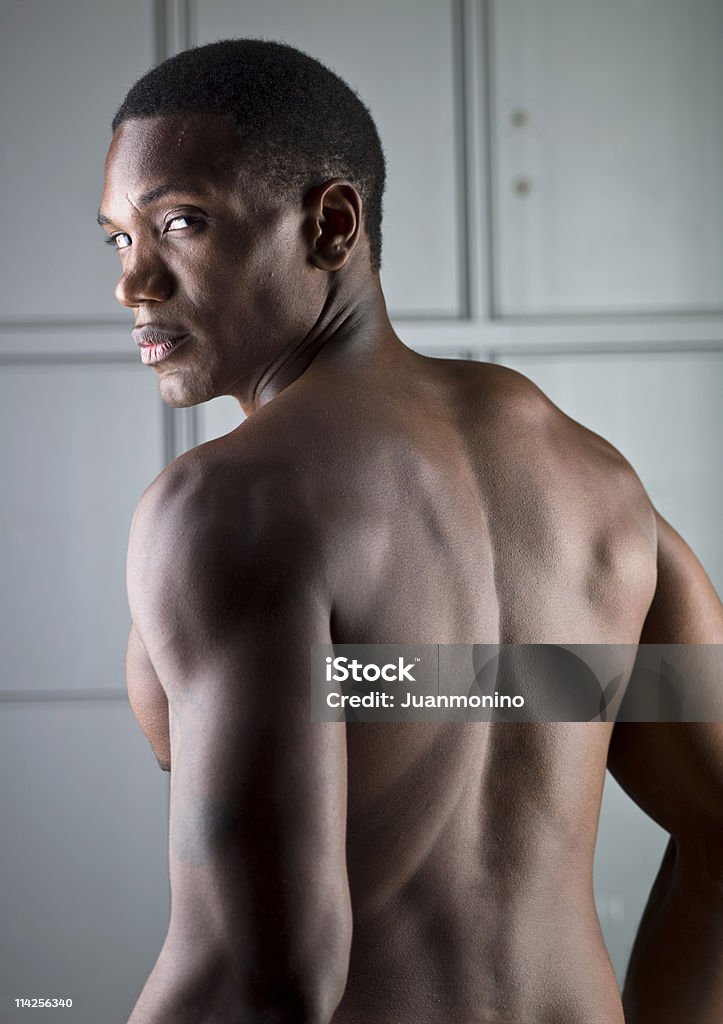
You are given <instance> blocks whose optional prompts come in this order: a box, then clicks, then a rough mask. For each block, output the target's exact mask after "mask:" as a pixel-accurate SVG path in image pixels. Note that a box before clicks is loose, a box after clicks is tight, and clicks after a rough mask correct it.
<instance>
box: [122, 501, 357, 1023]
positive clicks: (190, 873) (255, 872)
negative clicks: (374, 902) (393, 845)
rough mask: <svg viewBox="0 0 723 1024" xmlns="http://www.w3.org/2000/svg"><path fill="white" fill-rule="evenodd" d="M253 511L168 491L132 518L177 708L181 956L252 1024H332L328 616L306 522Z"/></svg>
mask: <svg viewBox="0 0 723 1024" xmlns="http://www.w3.org/2000/svg"><path fill="white" fill-rule="evenodd" d="M164 491H165V493H164ZM244 506H246V510H245V508H244ZM251 507H252V506H251V503H248V504H247V503H246V502H245V501H244V500H239V499H238V496H237V497H236V500H233V501H223V500H220V499H218V496H217V498H216V499H214V500H212V499H211V497H210V495H208V496H207V495H205V494H204V493H203V492H202V491H199V489H198V488H192V489H191V490H190V492H189V493H185V494H184V493H179V492H178V491H173V490H172V489H170V488H163V487H157V488H156V489H155V491H154V492H153V493H151V494H149V493H148V492H147V493H146V495H145V496H144V499H143V506H142V507H139V510H138V512H137V514H136V517H135V519H134V525H133V530H132V535H131V543H130V547H129V562H128V588H129V601H130V604H131V613H132V616H133V620H134V622H135V624H136V628H137V629H138V630H139V632H140V634H141V637H142V640H143V643H144V645H145V647H146V648H147V650H148V654H149V656H150V658H151V661H152V663H153V665H154V668H155V670H156V672H157V674H158V678H159V680H160V682H161V684H162V685H163V688H164V690H165V692H166V695H167V698H168V704H169V725H170V741H171V765H172V773H171V798H170V836H169V862H170V878H171V897H172V910H171V922H170V927H169V936H168V939H167V943H166V947H167V948H168V949H170V950H172V951H173V956H174V957H175V958H176V960H178V962H179V971H180V972H189V971H190V972H191V973H193V972H194V971H195V972H196V973H199V972H200V974H203V973H204V972H206V973H207V974H208V979H207V984H208V987H209V989H210V990H212V991H214V992H216V993H219V992H221V991H226V988H225V986H226V987H228V986H229V985H230V990H229V991H230V992H231V997H232V998H235V999H236V1005H237V1006H238V1000H239V999H241V1000H243V1001H244V1005H246V1006H247V1010H248V1012H249V1013H251V1014H252V1015H253V1014H254V1013H257V1014H259V1015H263V1013H265V1012H271V1013H273V1012H279V1013H282V1014H284V1015H285V1014H286V1013H288V1014H289V1019H291V1018H292V1017H293V1019H297V1015H298V1019H299V1020H302V1019H307V1016H305V1015H307V1014H308V1019H314V1020H316V1019H317V1017H318V1019H328V1016H330V1015H331V1012H333V1009H334V1007H335V1005H336V1002H337V1001H338V999H339V998H340V996H341V993H342V990H343V985H344V980H345V974H346V965H347V958H348V948H349V942H350V933H351V916H350V906H349V894H348V883H347V877H346V862H345V833H346V746H345V731H344V726H343V723H312V722H311V720H310V694H309V659H310V645H311V644H312V643H328V642H330V634H329V619H330V610H329V604H328V600H327V598H326V595H325V594H324V590H323V587H322V586H321V585H320V583H319V580H318V576H319V572H318V567H317V571H316V572H315V571H314V566H313V564H312V563H311V562H310V557H313V553H312V550H311V549H312V548H313V544H310V543H309V542H308V540H309V539H308V538H307V537H305V536H304V535H303V533H304V527H303V525H302V524H300V523H297V524H296V525H294V524H285V527H284V529H283V530H281V532H279V530H280V529H281V528H280V526H279V525H278V523H279V516H278V513H277V512H275V511H274V509H272V508H268V509H266V512H264V509H260V508H259V506H258V503H257V504H256V505H255V506H254V507H253V516H254V517H255V518H252V517H251V516H250V513H248V509H250V508H251ZM266 513H267V514H266ZM166 947H164V948H166ZM214 972H216V973H214ZM219 977H221V978H223V979H224V980H223V983H220V982H219ZM214 978H215V980H214ZM203 984H206V982H204V983H203ZM209 998H210V997H209ZM219 998H221V997H220V996H219ZM327 1004H328V1005H327ZM332 1004H333V1005H332ZM219 1010H220V1011H221V1012H223V1007H222V1006H219ZM214 1019H215V1018H214ZM228 1019H229V1020H230V1019H231V1017H229V1018H228ZM234 1019H235V1018H234ZM253 1019H255V1017H254V1018H253ZM264 1019H265V1018H264ZM270 1019H271V1018H270ZM273 1019H276V1017H273ZM279 1019H282V1018H281V1017H279ZM283 1019H285V1016H284V1018H283Z"/></svg>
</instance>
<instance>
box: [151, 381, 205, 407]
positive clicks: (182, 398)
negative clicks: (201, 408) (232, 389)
mask: <svg viewBox="0 0 723 1024" xmlns="http://www.w3.org/2000/svg"><path fill="white" fill-rule="evenodd" d="M159 393H160V396H161V401H162V402H163V403H164V404H165V405H167V406H169V407H170V408H171V409H188V408H190V407H191V406H192V405H201V403H202V402H208V401H209V400H210V399H212V398H215V397H216V392H214V391H211V393H210V394H206V392H205V391H204V390H203V389H202V388H199V387H195V388H193V387H190V388H189V387H187V386H184V384H183V383H182V382H181V381H179V380H164V379H163V378H161V379H160V380H159Z"/></svg>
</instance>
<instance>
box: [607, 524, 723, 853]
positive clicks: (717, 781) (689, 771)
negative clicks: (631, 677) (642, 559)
mask: <svg viewBox="0 0 723 1024" xmlns="http://www.w3.org/2000/svg"><path fill="white" fill-rule="evenodd" d="M656 521H657V529H658V580H657V586H656V590H655V596H654V598H653V601H652V604H651V606H650V609H649V611H648V615H647V618H646V620H645V624H644V627H643V632H642V635H641V638H640V642H641V643H643V644H722V643H723V607H722V606H721V602H720V600H719V598H718V595H717V594H716V591H715V589H714V587H713V584H712V583H711V582H710V580H709V578H708V576H707V575H706V573H705V571H704V569H703V567H702V565H701V564H700V562H699V561H698V559H697V558H696V556H695V555H694V554H693V552H692V551H691V549H690V547H689V546H688V545H687V544H686V542H685V541H684V540H683V538H682V537H681V536H680V535H679V534H678V533H677V532H676V531H675V530H674V529H673V528H672V527H671V526H670V524H669V523H667V522H666V521H665V520H664V519H663V518H662V517H661V516H660V515H658V514H657V513H656ZM714 660H715V659H711V663H714ZM691 683H694V685H705V686H711V687H720V686H721V685H722V683H723V681H722V680H721V679H718V678H715V679H705V680H702V679H696V680H695V681H691ZM608 767H609V768H610V770H611V771H612V773H613V775H614V776H615V777H616V779H617V780H618V782H620V784H621V786H622V787H623V788H624V789H625V790H626V791H627V792H628V793H629V795H630V796H631V797H632V798H633V799H634V800H635V801H636V802H637V803H638V804H639V805H640V806H641V807H642V808H643V809H644V810H645V811H647V812H648V814H650V815H651V817H653V818H655V820H656V821H658V822H659V824H661V825H662V826H663V827H664V828H665V829H667V830H668V831H669V832H671V833H673V834H674V835H676V836H677V837H678V838H685V837H695V836H711V832H712V833H713V838H714V841H715V842H717V843H718V845H719V847H720V849H721V859H723V841H721V840H722V837H723V831H722V830H723V723H716V722H690V723H618V724H617V725H616V726H615V728H614V730H613V736H612V740H611V744H610V751H609V756H608Z"/></svg>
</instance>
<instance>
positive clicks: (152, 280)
mask: <svg viewBox="0 0 723 1024" xmlns="http://www.w3.org/2000/svg"><path fill="white" fill-rule="evenodd" d="M172 293H173V277H172V275H171V273H170V272H169V270H168V267H166V266H165V265H164V264H163V263H162V262H161V261H160V260H155V259H152V258H151V259H149V258H143V257H140V256H139V255H136V254H132V255H131V254H129V255H128V257H127V258H126V262H125V266H124V269H123V276H122V277H121V279H120V281H119V282H118V284H117V285H116V289H115V297H116V299H117V300H118V302H120V304H121V305H122V306H130V307H135V306H139V305H141V303H143V302H165V300H166V299H168V298H170V297H171V295H172Z"/></svg>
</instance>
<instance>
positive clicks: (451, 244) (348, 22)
mask: <svg viewBox="0 0 723 1024" xmlns="http://www.w3.org/2000/svg"><path fill="white" fill-rule="evenodd" d="M455 7H456V0H436V2H434V3H432V2H425V3H420V2H419V0H394V3H388V2H387V0H366V2H365V3H359V2H358V0H315V2H314V3H313V4H303V3H298V0H245V2H244V3H239V2H238V0H198V2H197V3H196V5H195V23H196V39H195V41H196V42H198V43H206V42H211V41H213V40H216V39H226V38H229V37H232V36H263V37H265V38H267V39H275V40H281V41H283V42H286V43H289V44H290V45H292V46H296V47H298V48H299V49H301V50H304V51H306V52H307V53H309V54H311V56H312V57H316V58H318V59H319V60H320V61H322V62H323V63H324V64H327V65H329V66H330V67H331V68H332V69H333V70H335V71H336V72H338V74H339V75H341V77H342V78H343V79H344V80H345V81H347V82H348V83H349V84H350V85H351V86H352V87H353V88H354V89H356V90H357V91H358V92H359V95H360V96H361V98H362V100H363V101H364V103H365V104H366V105H367V106H368V107H369V109H370V110H371V113H372V116H373V117H374V119H375V121H376V124H377V128H378V130H379V134H380V135H381V140H382V145H383V147H384V150H385V153H386V157H387V175H388V177H387V191H386V195H385V203H384V210H385V213H384V223H383V232H384V245H383V254H382V264H383V268H382V281H383V284H384V289H385V293H386V295H387V302H388V305H389V308H390V310H391V312H392V314H393V315H395V316H400V315H401V316H419V317H423V316H449V317H455V316H459V315H461V302H462V290H463V277H464V269H463V266H462V251H463V239H464V234H463V232H462V230H461V228H462V217H463V210H462V207H461V203H462V192H461V180H462V167H461V155H462V151H463V147H462V142H461V138H460V135H459V132H458V131H457V127H458V125H457V115H458V113H459V110H458V107H457V104H458V98H459V97H458V81H459V74H460V69H459V56H458V52H457V51H458V48H459V39H458V38H456V37H455V33H454V30H453V26H454V20H455V19H454V17H453V14H455V13H456V12H455V11H454V8H455Z"/></svg>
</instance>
